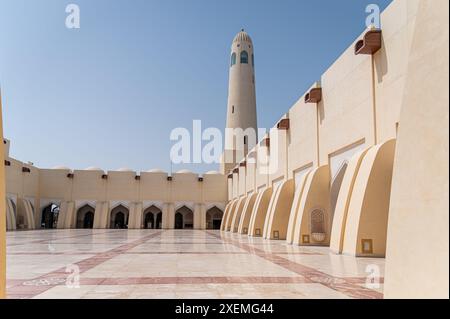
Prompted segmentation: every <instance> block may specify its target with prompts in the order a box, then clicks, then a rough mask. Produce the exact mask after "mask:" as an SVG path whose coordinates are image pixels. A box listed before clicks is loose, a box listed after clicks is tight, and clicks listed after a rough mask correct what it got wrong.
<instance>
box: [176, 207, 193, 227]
mask: <svg viewBox="0 0 450 319" xmlns="http://www.w3.org/2000/svg"><path fill="white" fill-rule="evenodd" d="M174 226H175V227H174V228H175V229H193V228H194V213H193V212H192V210H191V209H189V208H188V207H186V206H183V207H181V208H179V209H178V210H177V211H176V213H175V225H174Z"/></svg>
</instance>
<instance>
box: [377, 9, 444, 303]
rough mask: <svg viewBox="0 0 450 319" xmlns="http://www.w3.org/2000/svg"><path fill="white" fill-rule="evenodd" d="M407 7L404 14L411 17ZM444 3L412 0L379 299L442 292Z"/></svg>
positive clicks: (429, 294)
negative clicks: (412, 22) (411, 26)
mask: <svg viewBox="0 0 450 319" xmlns="http://www.w3.org/2000/svg"><path fill="white" fill-rule="evenodd" d="M413 12H415V10H414V11H411V12H410V11H408V12H407V13H408V14H412V13H413ZM448 23H449V2H448V1H447V0H433V1H420V7H419V9H418V10H417V20H416V25H415V28H414V32H413V36H412V45H411V50H410V52H409V54H408V55H405V56H404V58H405V59H406V60H408V70H407V72H408V76H407V79H406V83H405V90H404V92H403V96H402V102H401V115H400V126H399V130H398V142H397V150H396V155H395V163H394V173H393V185H392V194H391V203H390V211H389V226H388V236H387V255H386V275H385V297H386V298H405V297H406V298H448V297H449V185H448V176H449V171H448V167H449V162H448V159H449V125H448V124H449V109H448V107H449V91H448V87H449V26H448Z"/></svg>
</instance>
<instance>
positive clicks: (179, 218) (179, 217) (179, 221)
mask: <svg viewBox="0 0 450 319" xmlns="http://www.w3.org/2000/svg"><path fill="white" fill-rule="evenodd" d="M175 229H183V214H181V213H176V214H175Z"/></svg>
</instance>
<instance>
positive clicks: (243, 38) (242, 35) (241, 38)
mask: <svg viewBox="0 0 450 319" xmlns="http://www.w3.org/2000/svg"><path fill="white" fill-rule="evenodd" d="M233 42H248V43H250V44H251V43H253V42H252V38H250V36H249V35H248V33H247V32H245V31H244V29H242V30H241V32H239V33H238V34H236V36H235V37H234V40H233Z"/></svg>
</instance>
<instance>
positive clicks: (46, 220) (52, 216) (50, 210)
mask: <svg viewBox="0 0 450 319" xmlns="http://www.w3.org/2000/svg"><path fill="white" fill-rule="evenodd" d="M58 216H59V206H58V205H56V204H50V205H48V206H46V207H45V208H44V209H43V210H42V217H41V228H44V229H54V228H56V227H57V225H58Z"/></svg>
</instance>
